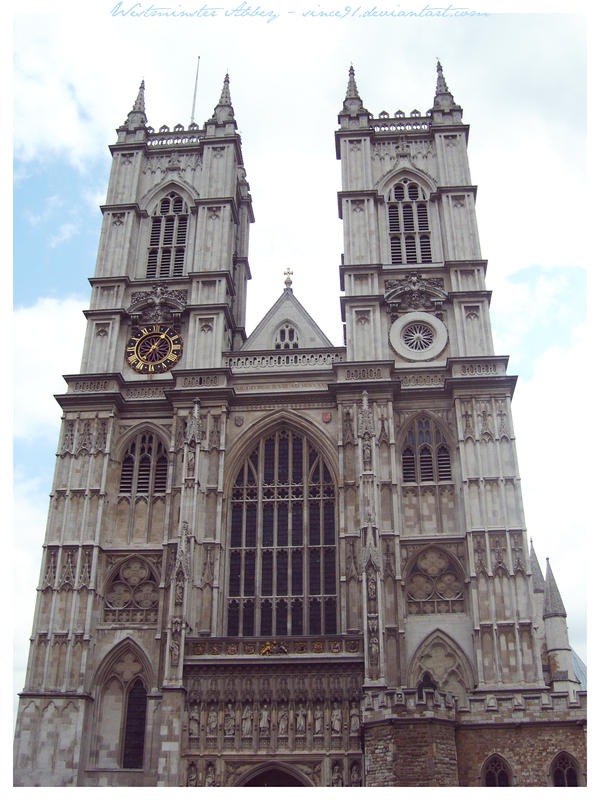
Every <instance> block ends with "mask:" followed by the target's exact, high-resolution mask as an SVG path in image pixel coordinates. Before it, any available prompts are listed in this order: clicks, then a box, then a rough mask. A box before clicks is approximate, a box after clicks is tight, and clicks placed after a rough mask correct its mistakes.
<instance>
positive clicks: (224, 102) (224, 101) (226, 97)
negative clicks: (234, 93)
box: [218, 72, 231, 106]
mask: <svg viewBox="0 0 600 800" xmlns="http://www.w3.org/2000/svg"><path fill="white" fill-rule="evenodd" d="M218 104H219V105H220V106H230V105H231V94H230V93H229V73H228V72H227V73H225V80H224V81H223V89H222V91H221V97H220V98H219V103H218Z"/></svg>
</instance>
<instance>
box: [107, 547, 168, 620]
mask: <svg viewBox="0 0 600 800" xmlns="http://www.w3.org/2000/svg"><path fill="white" fill-rule="evenodd" d="M157 613H158V586H157V581H156V578H155V576H154V574H153V573H152V570H151V569H150V567H149V566H148V564H147V563H146V562H144V561H142V560H141V559H138V558H130V559H129V560H128V561H126V562H125V563H124V564H123V565H122V566H121V567H120V568H119V570H118V571H117V572H116V574H114V575H113V579H112V581H111V583H110V585H109V588H108V591H107V592H106V597H105V605H104V621H105V622H116V623H128V624H129V623H132V622H156V619H157Z"/></svg>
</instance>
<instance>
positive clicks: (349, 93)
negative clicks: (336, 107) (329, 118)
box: [338, 64, 369, 122]
mask: <svg viewBox="0 0 600 800" xmlns="http://www.w3.org/2000/svg"><path fill="white" fill-rule="evenodd" d="M361 115H367V117H368V116H369V112H368V111H367V109H366V108H365V107H364V106H363V102H362V100H361V97H360V95H359V93H358V88H357V86H356V78H355V76H354V67H353V66H352V64H351V65H350V70H349V71H348V88H347V89H346V97H345V98H344V105H343V107H342V110H341V111H340V114H339V117H342V116H345V117H346V116H350V117H360V116H361ZM338 121H340V122H341V120H340V119H339V118H338Z"/></svg>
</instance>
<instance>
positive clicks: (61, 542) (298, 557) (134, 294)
mask: <svg viewBox="0 0 600 800" xmlns="http://www.w3.org/2000/svg"><path fill="white" fill-rule="evenodd" d="M437 72H438V75H437V85H436V91H435V97H434V103H433V107H432V109H431V110H430V111H428V112H427V113H425V114H421V113H420V112H419V111H417V110H414V111H412V112H410V114H409V115H408V116H406V115H405V114H404V113H403V112H402V111H397V112H396V113H395V114H394V115H393V116H390V115H389V114H387V113H385V112H382V113H381V114H380V115H379V117H374V116H373V115H372V114H370V113H369V112H368V111H367V109H366V108H365V107H364V106H363V102H362V100H361V97H360V95H359V92H358V89H357V85H356V80H355V75H354V70H353V69H352V68H351V69H350V76H349V82H348V88H347V92H346V97H345V99H344V101H343V108H342V110H341V112H340V114H339V117H338V121H339V129H338V130H337V132H336V152H337V155H338V158H339V159H340V161H341V165H342V190H341V191H340V193H339V210H340V216H341V218H342V220H343V227H344V254H343V257H342V264H341V267H340V275H341V281H342V287H343V291H344V296H343V299H342V319H343V322H344V326H345V341H346V344H345V346H344V347H334V346H333V345H332V344H331V342H330V341H329V340H328V339H327V337H326V336H325V334H324V333H323V332H322V331H321V329H320V328H319V326H318V325H317V323H316V322H315V321H314V320H313V319H312V318H311V316H310V314H309V313H308V312H307V310H306V309H305V308H304V307H303V305H302V304H301V303H300V302H299V300H298V299H297V298H296V297H295V295H294V292H293V289H292V281H291V277H290V274H289V273H288V274H287V277H286V281H285V285H284V289H283V292H282V294H281V296H280V297H279V298H278V299H277V300H276V301H275V302H274V304H273V306H272V308H271V309H270V311H269V312H268V313H267V314H266V316H265V317H264V318H263V320H262V321H261V322H260V323H259V325H258V326H257V328H256V329H255V330H254V331H253V332H252V333H251V334H250V335H249V336H248V337H247V336H246V332H245V327H244V320H245V305H246V282H247V280H248V278H249V277H250V271H249V266H248V230H249V224H250V222H252V221H253V216H252V205H251V198H250V194H249V187H248V183H247V181H246V177H245V171H244V167H243V160H242V155H241V142H240V137H239V135H238V134H237V133H236V122H235V118H234V113H233V108H232V104H231V97H230V93H229V78H228V77H226V78H225V83H224V86H223V91H222V93H221V97H220V99H219V102H218V104H217V106H216V107H215V111H214V114H213V116H212V117H211V118H210V119H209V120H208V121H207V122H206V123H205V125H204V126H203V127H202V128H199V127H198V126H196V125H190V127H189V128H188V129H187V130H184V129H183V127H182V126H179V125H178V126H175V128H174V129H173V130H169V129H168V128H166V127H164V128H161V129H160V130H159V131H158V132H155V131H154V130H153V129H152V128H150V127H149V126H148V125H147V120H146V115H145V110H144V86H143V84H142V86H141V87H140V92H139V94H138V97H137V99H136V102H135V104H134V106H133V109H132V111H131V112H130V113H129V115H128V117H127V120H126V122H125V123H124V125H123V126H121V127H120V128H119V129H118V131H117V133H118V138H117V143H116V144H115V145H113V146H112V147H111V152H112V157H113V166H112V172H111V176H110V182H109V187H108V195H107V202H106V205H104V206H103V207H102V211H103V227H102V233H101V238H100V246H99V254H98V262H97V266H96V273H95V277H94V278H93V279H92V299H91V304H90V309H89V310H88V311H87V312H86V316H87V320H88V326H87V333H86V340H85V344H84V355H83V360H82V367H81V373H80V374H78V375H72V376H66V380H67V383H68V390H67V393H66V394H64V395H61V396H60V397H59V398H58V400H59V403H60V404H61V406H62V408H63V425H62V432H61V439H60V443H59V451H58V456H57V466H56V471H55V477H54V483H53V488H52V493H51V503H50V512H49V519H48V528H47V532H46V539H45V544H44V556H43V563H42V569H41V577H40V584H39V587H38V602H37V606H36V612H35V620H34V628H33V634H32V638H31V650H30V658H29V665H28V672H27V678H26V686H25V688H24V691H23V692H22V694H21V697H20V708H19V718H18V723H17V732H16V742H15V782H16V783H17V784H19V785H24V784H29V785H31V784H36V785H96V786H98V785H115V786H121V785H124V786H132V785H149V786H155V785H159V786H177V785H199V784H202V785H208V786H212V785H223V786H224V785H228V786H252V785H263V786H264V785H300V786H327V785H333V786H340V785H352V786H360V785H366V786H393V785H398V786H411V785H434V786H435V785H439V786H442V785H481V784H483V785H509V784H510V785H512V784H515V785H552V784H557V783H558V784H560V785H571V784H573V783H576V784H583V783H584V782H585V739H584V734H585V693H584V692H583V691H581V686H580V684H579V681H578V679H577V677H576V674H575V671H574V666H573V658H572V654H571V649H570V645H569V640H568V632H567V627H566V613H565V610H564V606H563V604H562V600H561V599H560V594H559V592H558V588H557V586H556V583H555V580H554V577H553V575H552V572H551V570H550V569H549V567H548V573H547V576H546V579H544V577H543V576H542V573H541V570H540V568H539V564H538V562H537V558H536V556H535V553H534V551H533V547H532V548H531V550H529V548H528V546H527V539H526V533H525V524H524V518H523V508H522V501H521V493H520V485H519V474H518V469H517V458H516V451H515V441H514V434H513V430H512V425H511V409H510V404H511V398H512V393H513V390H514V386H515V381H516V379H515V378H514V377H512V376H510V375H508V374H507V372H506V368H507V361H508V358H507V357H505V356H495V355H494V353H493V347H492V337H491V328H490V321H489V299H490V293H489V291H488V290H487V289H486V286H485V268H486V262H485V261H484V260H482V258H481V254H480V250H479V241H478V235H477V225H476V219H475V195H476V187H475V186H473V184H472V183H471V177H470V173H469V167H468V160H467V139H468V130H469V129H468V126H467V125H466V124H464V123H463V122H462V109H461V108H460V106H458V105H457V104H456V103H455V101H454V98H453V96H452V94H451V93H450V92H449V90H448V87H447V84H446V81H445V78H444V75H443V72H442V68H441V66H440V65H439V64H438V67H437ZM524 730H526V731H527V735H526V736H525V735H523V733H522V732H523V731H524Z"/></svg>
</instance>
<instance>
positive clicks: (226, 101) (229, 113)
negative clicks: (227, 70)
mask: <svg viewBox="0 0 600 800" xmlns="http://www.w3.org/2000/svg"><path fill="white" fill-rule="evenodd" d="M210 121H211V122H216V123H217V124H218V125H223V124H225V123H227V122H233V124H234V125H235V117H234V113H233V105H232V104H231V93H230V91H229V74H227V75H225V80H224V81H223V89H222V90H221V97H219V102H218V103H217V105H216V106H215V112H214V114H213V115H212V117H211V119H210ZM236 127H237V126H236Z"/></svg>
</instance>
